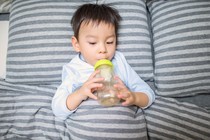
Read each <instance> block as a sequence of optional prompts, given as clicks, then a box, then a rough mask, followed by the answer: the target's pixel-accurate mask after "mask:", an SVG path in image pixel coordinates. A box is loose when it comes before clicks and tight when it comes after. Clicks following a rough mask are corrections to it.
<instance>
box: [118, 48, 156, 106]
mask: <svg viewBox="0 0 210 140" xmlns="http://www.w3.org/2000/svg"><path fill="white" fill-rule="evenodd" d="M116 57H119V58H117V59H120V62H119V63H121V64H120V65H121V66H124V68H123V69H122V67H121V68H120V71H121V74H122V75H123V76H122V78H123V79H122V80H123V81H124V83H125V84H126V86H127V87H128V88H129V89H130V90H131V91H133V92H143V93H145V94H146V95H147V96H148V98H149V102H148V104H147V106H146V107H143V109H146V108H147V107H149V106H150V105H151V104H152V103H153V102H154V100H155V94H154V91H153V90H152V89H151V88H150V86H149V85H148V84H147V83H146V82H145V81H144V80H142V79H141V78H140V76H139V75H138V74H137V73H136V72H135V71H134V69H133V68H132V67H131V66H130V65H129V64H128V63H127V61H126V59H125V57H124V55H123V54H122V53H120V52H118V53H117V54H116Z"/></svg>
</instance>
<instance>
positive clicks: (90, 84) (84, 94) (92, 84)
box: [77, 71, 104, 100]
mask: <svg viewBox="0 0 210 140" xmlns="http://www.w3.org/2000/svg"><path fill="white" fill-rule="evenodd" d="M99 72H100V71H94V72H93V73H92V74H91V75H90V77H89V78H88V80H87V81H86V82H85V83H84V84H83V85H82V87H81V88H80V89H78V91H77V92H78V94H80V95H81V99H82V100H86V99H87V98H88V97H89V98H92V99H95V100H96V99H97V96H96V95H94V94H93V92H94V91H96V90H97V89H98V88H102V86H103V84H101V82H102V81H103V80H104V78H101V77H99V78H98V77H96V75H97V74H98V73H99Z"/></svg>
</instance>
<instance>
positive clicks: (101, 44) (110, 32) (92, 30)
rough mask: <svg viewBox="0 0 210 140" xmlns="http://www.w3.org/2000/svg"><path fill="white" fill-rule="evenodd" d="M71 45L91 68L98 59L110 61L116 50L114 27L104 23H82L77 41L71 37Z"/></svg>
mask: <svg viewBox="0 0 210 140" xmlns="http://www.w3.org/2000/svg"><path fill="white" fill-rule="evenodd" d="M74 41H75V43H73V42H74ZM72 44H73V46H74V48H75V50H76V51H77V52H80V53H81V54H82V56H83V57H84V59H85V61H86V62H87V63H89V64H91V65H93V66H94V65H95V63H96V61H98V60H100V59H109V60H111V59H112V57H113V56H114V54H115V50H116V34H115V27H114V26H113V25H111V24H106V23H104V22H100V23H99V24H97V23H93V22H89V23H82V24H81V27H80V30H79V37H78V40H77V39H76V38H74V37H73V38H72Z"/></svg>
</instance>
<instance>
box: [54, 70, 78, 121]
mask: <svg viewBox="0 0 210 140" xmlns="http://www.w3.org/2000/svg"><path fill="white" fill-rule="evenodd" d="M73 77H74V76H73V74H72V73H71V72H70V71H68V70H67V69H66V66H64V67H63V72H62V84H61V85H60V86H59V87H58V88H57V91H56V93H55V95H54V97H53V99H52V111H53V113H54V115H55V116H56V117H58V118H60V119H62V120H65V119H66V118H67V117H68V116H69V115H71V114H72V113H73V112H74V111H75V110H76V109H75V110H69V109H68V108H67V106H66V100H67V97H68V95H69V94H71V93H72V82H73Z"/></svg>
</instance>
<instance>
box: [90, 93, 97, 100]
mask: <svg viewBox="0 0 210 140" xmlns="http://www.w3.org/2000/svg"><path fill="white" fill-rule="evenodd" d="M88 97H89V98H91V99H94V100H97V99H98V98H97V96H96V95H94V94H92V93H90V94H89V95H88Z"/></svg>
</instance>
